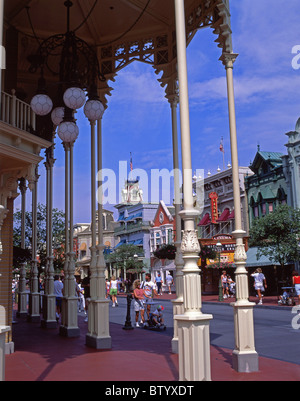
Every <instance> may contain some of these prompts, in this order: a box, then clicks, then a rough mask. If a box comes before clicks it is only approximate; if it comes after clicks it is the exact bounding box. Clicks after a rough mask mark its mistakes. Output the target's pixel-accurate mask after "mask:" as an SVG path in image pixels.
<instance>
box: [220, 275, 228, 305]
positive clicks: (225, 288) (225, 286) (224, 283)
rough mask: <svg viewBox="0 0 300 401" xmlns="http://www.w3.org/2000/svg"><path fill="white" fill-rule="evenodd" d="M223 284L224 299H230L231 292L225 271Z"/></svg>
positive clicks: (222, 277) (222, 279)
mask: <svg viewBox="0 0 300 401" xmlns="http://www.w3.org/2000/svg"><path fill="white" fill-rule="evenodd" d="M221 282H222V290H223V298H224V299H226V298H228V297H229V291H228V287H229V283H228V277H227V274H226V271H225V270H223V271H222V275H221Z"/></svg>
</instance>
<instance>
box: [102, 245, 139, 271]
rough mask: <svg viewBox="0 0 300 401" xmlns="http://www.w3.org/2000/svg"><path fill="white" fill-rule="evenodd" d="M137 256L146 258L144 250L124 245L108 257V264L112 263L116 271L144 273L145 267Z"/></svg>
mask: <svg viewBox="0 0 300 401" xmlns="http://www.w3.org/2000/svg"><path fill="white" fill-rule="evenodd" d="M137 256H139V257H140V256H144V251H143V249H141V248H140V247H139V246H136V245H131V244H124V245H120V246H119V247H118V248H117V249H115V251H114V252H113V253H111V254H110V255H108V256H107V262H109V263H112V264H113V265H114V266H115V268H116V269H120V270H122V271H124V270H125V271H126V272H127V271H129V270H131V271H133V270H134V271H136V272H137V273H138V272H142V270H143V268H144V267H145V265H144V263H143V262H142V261H140V260H138V259H137Z"/></svg>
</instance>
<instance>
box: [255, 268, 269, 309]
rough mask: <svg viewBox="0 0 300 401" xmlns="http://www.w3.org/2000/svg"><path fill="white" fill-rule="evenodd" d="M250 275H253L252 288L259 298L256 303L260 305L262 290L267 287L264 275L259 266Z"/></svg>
mask: <svg viewBox="0 0 300 401" xmlns="http://www.w3.org/2000/svg"><path fill="white" fill-rule="evenodd" d="M251 276H252V277H254V288H255V290H256V292H257V296H258V300H259V301H258V305H262V292H264V291H265V289H266V288H267V281H266V277H265V275H264V274H263V272H262V270H261V269H260V268H258V269H256V270H255V272H254V273H253V274H251Z"/></svg>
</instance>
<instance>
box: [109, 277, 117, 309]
mask: <svg viewBox="0 0 300 401" xmlns="http://www.w3.org/2000/svg"><path fill="white" fill-rule="evenodd" d="M109 294H110V295H111V300H112V302H113V304H112V307H113V308H114V307H115V306H119V305H118V300H117V295H118V280H116V277H115V276H112V277H111V280H110V284H109Z"/></svg>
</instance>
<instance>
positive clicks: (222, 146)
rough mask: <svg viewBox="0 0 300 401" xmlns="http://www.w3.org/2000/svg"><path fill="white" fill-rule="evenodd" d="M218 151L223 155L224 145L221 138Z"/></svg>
mask: <svg viewBox="0 0 300 401" xmlns="http://www.w3.org/2000/svg"><path fill="white" fill-rule="evenodd" d="M220 151H221V152H222V153H225V149H224V145H223V137H222V138H221V143H220Z"/></svg>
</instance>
